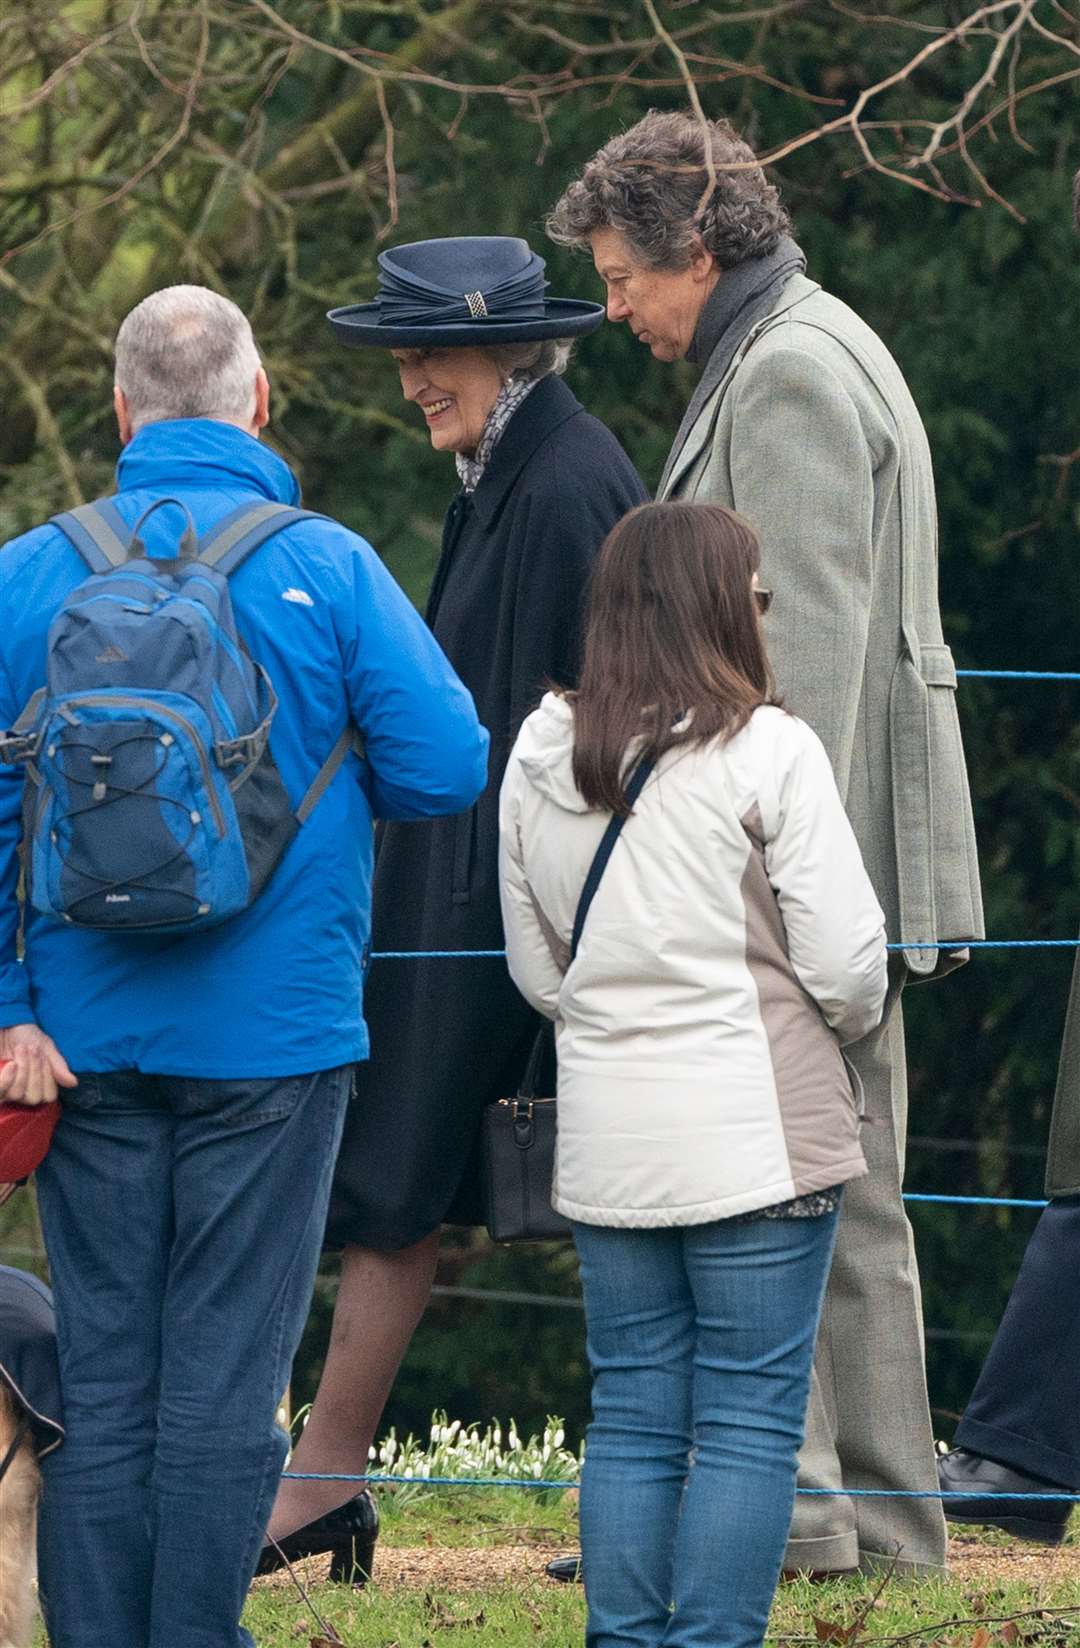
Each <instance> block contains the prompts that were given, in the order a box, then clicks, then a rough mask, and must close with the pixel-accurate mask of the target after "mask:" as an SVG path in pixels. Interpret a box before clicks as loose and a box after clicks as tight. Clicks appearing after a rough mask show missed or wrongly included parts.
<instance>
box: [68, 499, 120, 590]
mask: <svg viewBox="0 0 1080 1648" xmlns="http://www.w3.org/2000/svg"><path fill="white" fill-rule="evenodd" d="M49 525H50V526H55V527H56V528H57V529H58V530H59V531H60V532H62V533H63V534H64V537H65V538H66V539H67V540H68V542H69V543H70V544H71V545H72V547H73V548H74V549H77V550H78V552H79V554H80V555H81V556H82V558H83V560H84V561H85V562H86V564H87V566H88V567H89V568H90V570H91V572H111V571H112V569H113V567H118V566H123V564H124V562H125V561H126V560H127V558H128V544H129V542H130V540H131V531H130V528H129V527H128V525H127V522H126V521H125V520H124V518H123V516H122V515H121V513H120V511H119V510H118V509H117V507H116V505H115V504H114V503H113V501H112V499H111V498H100V499H99V500H98V502H97V503H93V504H80V505H79V506H78V508H77V509H68V510H65V511H64V513H63V514H62V515H54V516H53V517H52V519H51V521H50V522H49Z"/></svg>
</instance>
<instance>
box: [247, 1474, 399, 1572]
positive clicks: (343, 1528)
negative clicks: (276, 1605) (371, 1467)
mask: <svg viewBox="0 0 1080 1648" xmlns="http://www.w3.org/2000/svg"><path fill="white" fill-rule="evenodd" d="M378 1537H379V1508H378V1506H377V1505H376V1503H375V1497H374V1495H373V1494H372V1492H371V1490H370V1488H361V1490H360V1492H359V1493H358V1494H357V1495H356V1496H355V1498H353V1499H348V1500H346V1502H345V1504H344V1505H339V1506H338V1507H337V1509H336V1510H334V1511H327V1513H326V1515H325V1516H320V1517H316V1519H315V1521H314V1522H307V1523H305V1524H304V1526H303V1527H302V1528H297V1530H296V1532H295V1533H292V1534H286V1536H285V1538H284V1539H281V1540H279V1541H278V1544H277V1546H274V1545H264V1546H263V1548H262V1554H261V1555H260V1557H259V1565H258V1567H257V1568H256V1569H255V1572H256V1573H257V1574H273V1573H276V1572H277V1570H278V1569H279V1568H283V1567H284V1566H285V1563H284V1560H283V1559H284V1558H285V1557H288V1559H289V1561H290V1562H294V1561H295V1560H296V1558H297V1557H305V1556H321V1555H322V1554H323V1552H325V1551H329V1552H330V1576H329V1577H330V1578H331V1580H333V1581H334V1582H335V1584H338V1585H352V1586H354V1587H355V1588H356V1589H357V1590H359V1589H360V1588H361V1586H364V1585H366V1584H367V1582H368V1580H369V1579H370V1578H371V1572H372V1568H373V1567H374V1563H375V1541H376V1540H377V1539H378ZM279 1552H280V1554H279Z"/></svg>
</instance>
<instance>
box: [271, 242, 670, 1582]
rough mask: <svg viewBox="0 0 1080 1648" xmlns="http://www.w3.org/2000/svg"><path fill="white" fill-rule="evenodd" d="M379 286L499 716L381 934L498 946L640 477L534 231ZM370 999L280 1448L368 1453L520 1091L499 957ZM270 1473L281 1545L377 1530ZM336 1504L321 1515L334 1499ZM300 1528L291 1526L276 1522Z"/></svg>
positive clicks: (462, 624) (351, 1457)
mask: <svg viewBox="0 0 1080 1648" xmlns="http://www.w3.org/2000/svg"><path fill="white" fill-rule="evenodd" d="M379 267H380V276H379V290H378V295H377V296H376V298H375V301H374V302H373V303H366V304H359V305H354V306H352V307H349V308H346V309H335V310H332V311H331V313H330V316H329V319H330V322H331V325H332V326H333V327H334V330H335V332H336V333H337V335H338V337H339V338H340V340H341V342H342V343H344V344H346V345H349V346H357V345H359V346H367V347H374V348H380V349H386V350H389V351H390V352H391V354H392V357H393V360H394V361H395V363H396V365H397V370H398V373H399V375H400V378H401V390H402V394H403V395H404V397H405V399H406V400H407V401H410V402H411V403H412V404H413V405H415V406H416V408H417V410H418V412H419V414H420V415H421V416H422V417H423V419H424V421H425V423H426V424H427V427H428V431H429V433H430V437H431V444H432V446H434V447H436V448H437V449H438V450H439V451H443V452H447V453H452V454H453V455H454V462H455V465H456V468H457V479H458V482H459V490H458V491H457V493H456V495H455V496H454V498H453V501H452V502H451V504H450V507H449V509H448V511H447V514H446V520H445V524H444V528H443V541H442V554H441V556H440V558H439V564H438V567H437V569H436V572H435V577H434V581H433V583H432V586H431V593H430V596H429V598H428V605H427V620H428V623H429V624H430V625H431V627H432V629H433V630H434V632H435V635H436V636H437V637H438V639H439V641H440V643H441V644H442V646H443V648H444V650H445V652H446V654H447V656H448V657H449V659H450V662H451V663H452V664H453V666H454V668H455V669H456V670H457V672H458V674H459V675H460V677H461V679H462V680H463V681H464V682H465V684H466V686H467V687H469V689H470V690H471V692H472V694H473V697H474V698H475V700H476V707H477V711H478V712H479V715H480V719H481V720H482V721H483V722H484V724H485V725H486V726H487V728H488V729H489V731H490V733H491V765H490V772H489V782H488V787H487V790H486V791H485V792H484V794H483V795H482V796H481V798H480V800H479V801H478V802H477V804H476V805H475V806H474V807H473V809H472V810H471V812H468V813H464V814H461V815H460V816H459V817H457V818H449V819H445V820H441V821H438V822H435V823H433V824H404V825H400V824H389V825H387V826H386V828H385V830H384V831H383V834H382V839H381V842H380V846H379V852H378V860H377V866H376V872H375V889H374V911H373V935H374V944H375V948H376V949H379V950H497V951H501V950H502V948H503V931H502V923H501V918H500V913H499V888H498V873H497V872H498V796H499V785H500V782H501V780H502V775H503V769H504V767H505V764H506V759H507V756H508V755H509V752H510V748H511V745H512V744H513V742H514V739H515V737H516V735H517V731H518V728H519V727H520V725H521V722H522V720H523V719H524V717H525V716H526V715H527V714H528V713H529V711H530V710H532V709H533V708H535V706H536V704H537V703H538V702H539V700H540V696H541V694H542V692H543V689H544V685H545V683H546V682H547V681H548V680H556V681H561V682H565V681H570V680H573V679H574V678H575V675H576V668H577V659H578V639H579V637H578V627H579V614H580V610H581V604H582V595H583V591H584V587H585V583H586V580H587V578H588V575H589V569H590V566H591V563H592V560H593V556H594V555H595V553H596V551H597V549H598V548H599V546H600V543H601V541H602V540H603V538H604V537H605V535H606V534H607V532H608V530H609V529H610V528H611V527H612V526H613V525H614V524H615V522H616V521H618V520H619V519H620V518H621V517H622V516H623V515H624V514H625V513H626V511H627V510H628V509H631V508H633V506H634V505H635V504H638V503H641V502H642V501H643V499H644V498H645V496H646V494H645V490H644V488H643V486H642V484H641V481H640V480H639V478H638V476H637V473H636V471H635V470H634V467H633V465H632V464H631V463H630V460H629V459H628V458H627V456H626V454H625V452H624V451H623V449H622V447H621V446H620V445H619V443H618V441H616V439H615V437H614V436H613V435H612V434H611V433H610V431H609V430H607V429H606V428H605V427H604V425H603V424H601V423H599V422H598V421H597V419H596V418H594V417H591V416H590V415H589V414H588V413H587V412H585V411H584V410H583V408H582V407H581V405H580V404H579V403H578V401H577V400H576V399H575V398H574V396H573V394H572V393H571V391H570V390H569V389H568V388H567V387H566V385H565V383H563V381H562V377H561V374H562V372H563V370H564V368H565V366H566V363H567V359H568V357H569V353H570V347H571V343H572V340H573V339H575V338H577V337H581V336H584V335H585V334H586V333H588V332H592V331H594V330H595V329H596V327H598V326H599V325H600V323H601V321H602V320H603V310H602V308H601V307H599V306H598V305H596V304H593V303H584V302H576V301H573V300H571V299H562V298H549V297H547V296H546V295H545V287H546V284H547V283H546V281H545V279H544V262H543V259H542V258H540V257H538V256H537V255H536V253H535V252H533V251H531V250H530V248H529V247H528V246H527V245H526V243H525V241H523V240H517V239H511V238H503V237H483V238H465V239H451V240H428V241H420V242H419V243H417V244H414V245H409V246H399V247H395V248H394V249H393V250H390V251H386V252H383V253H382V254H381V255H380V257H379ZM364 1010H365V1014H366V1017H367V1021H368V1025H369V1027H370V1032H371V1044H372V1056H371V1061H370V1063H368V1064H367V1065H366V1066H364V1067H362V1069H361V1072H360V1080H359V1088H358V1093H357V1097H356V1100H355V1102H354V1104H353V1105H352V1107H351V1110H350V1115H349V1120H348V1121H347V1123H346V1129H345V1138H344V1141H343V1144H342V1148H341V1155H340V1157H339V1160H338V1168H337V1176H336V1179H335V1184H334V1194H333V1200H332V1204H331V1211H330V1221H329V1227H328V1232H327V1241H328V1243H329V1244H330V1245H331V1246H335V1247H344V1258H343V1264H342V1272H341V1284H340V1289H339V1293H338V1300H337V1308H336V1311H335V1315H334V1328H333V1333H332V1336H331V1343H330V1349H329V1353H328V1356H327V1361H326V1367H325V1370H324V1373H323V1378H322V1384H321V1386H320V1389H319V1394H318V1396H317V1397H316V1400H315V1405H314V1408H313V1410H312V1413H311V1417H310V1419H309V1421H308V1424H307V1427H306V1429H305V1431H304V1433H303V1436H302V1438H301V1440H300V1443H299V1445H298V1447H297V1450H296V1453H295V1454H294V1456H293V1460H292V1466H291V1469H293V1470H295V1471H314V1472H327V1471H345V1472H362V1471H364V1470H365V1469H366V1468H367V1462H368V1446H369V1444H370V1442H371V1440H372V1437H373V1435H374V1432H375V1427H376V1425H377V1424H378V1421H379V1417H380V1414H381V1411H382V1408H383V1405H384V1403H385V1401H386V1397H387V1395H388V1393H389V1390H390V1386H391V1384H392V1382H393V1379H394V1375H395V1373H396V1372H397V1368H398V1364H399V1363H400V1361H401V1358H402V1356H403V1355H404V1352H405V1350H406V1347H407V1346H408V1343H409V1340H410V1338H411V1336H412V1333H413V1330H414V1328H415V1327H416V1324H417V1322H418V1320H419V1318H420V1315H421V1313H422V1311H423V1309H424V1306H425V1304H426V1303H427V1299H428V1296H429V1293H430V1289H431V1282H432V1278H433V1275H434V1271H435V1261H436V1252H437V1244H438V1234H439V1227H440V1225H441V1224H443V1223H444V1222H446V1223H452V1224H479V1223H482V1221H483V1212H482V1207H481V1203H480V1197H479V1184H478V1174H477V1165H478V1152H477V1144H478V1132H479V1126H480V1117H481V1113H482V1111H483V1108H484V1106H485V1104H487V1103H488V1102H489V1101H491V1100H494V1099H498V1098H503V1097H505V1096H506V1095H508V1094H510V1093H512V1092H514V1091H516V1089H517V1084H518V1082H519V1079H520V1078H521V1076H522V1074H523V1071H524V1066H525V1063H526V1060H527V1058H528V1054H529V1051H530V1048H531V1046H532V1043H533V1041H534V1039H535V1036H536V1032H537V1026H538V1024H539V1020H538V1018H537V1016H536V1014H534V1013H533V1011H532V1010H531V1009H530V1008H529V1007H528V1006H527V1005H526V1004H525V1002H524V1001H523V999H522V998H521V997H520V996H519V995H518V993H517V991H516V990H515V988H514V986H513V984H512V983H511V981H510V978H509V976H508V974H507V972H506V968H505V965H504V963H503V961H502V960H501V959H488V960H468V961H446V960H429V961H419V962H418V961H383V962H380V963H377V964H376V966H375V967H374V968H373V970H372V972H371V976H370V978H369V980H368V984H367V987H366V990H365V997H364ZM344 1497H345V1495H344V1493H343V1491H342V1486H341V1485H340V1484H337V1483H332V1482H331V1483H320V1482H297V1481H289V1482H285V1483H283V1484H282V1487H281V1490H280V1492H279V1496H278V1502H277V1505H276V1507H275V1511H274V1518H273V1521H272V1523H271V1533H272V1534H273V1535H274V1536H275V1537H276V1538H278V1539H279V1540H282V1541H283V1544H284V1548H285V1550H286V1551H287V1552H288V1553H289V1554H294V1553H295V1554H303V1553H306V1552H310V1551H314V1550H327V1549H335V1550H337V1551H338V1552H339V1553H346V1552H347V1551H348V1549H349V1547H350V1543H351V1542H352V1541H353V1540H354V1539H355V1542H356V1548H357V1549H358V1550H364V1549H366V1548H367V1546H366V1545H365V1543H364V1540H365V1530H366V1536H367V1540H368V1541H370V1522H371V1513H370V1511H369V1508H368V1506H367V1503H366V1501H365V1499H364V1496H358V1497H357V1498H356V1499H353V1500H350V1501H349V1502H348V1503H347V1504H344V1505H342V1504H341V1501H342V1500H343V1499H344ZM327 1513H329V1514H327ZM287 1536H292V1537H287Z"/></svg>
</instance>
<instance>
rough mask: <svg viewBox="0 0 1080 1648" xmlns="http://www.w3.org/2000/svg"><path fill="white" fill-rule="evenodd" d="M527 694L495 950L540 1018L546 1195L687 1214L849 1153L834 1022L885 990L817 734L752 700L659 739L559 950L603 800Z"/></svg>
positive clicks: (511, 772) (749, 1204) (822, 1178)
mask: <svg viewBox="0 0 1080 1648" xmlns="http://www.w3.org/2000/svg"><path fill="white" fill-rule="evenodd" d="M572 751H573V710H572V708H571V707H570V705H569V704H568V703H567V702H566V701H565V700H564V699H562V698H559V697H557V696H555V695H554V694H550V693H549V694H548V695H547V696H546V697H545V699H544V701H543V703H542V704H541V705H540V708H539V709H538V710H536V711H534V713H533V714H532V715H530V716H529V718H528V719H527V720H526V722H525V723H524V725H523V727H522V729H521V732H520V734H519V736H518V739H517V742H516V744H515V745H514V749H513V752H512V754H511V757H510V763H509V766H508V767H507V771H506V777H505V780H504V782H503V787H502V795H501V832H502V843H501V884H502V906H503V921H504V925H505V929H506V944H507V959H508V963H509V967H510V972H511V974H512V976H513V978H514V981H515V983H516V984H517V986H518V988H519V989H520V990H521V992H522V994H523V995H524V996H526V997H527V999H528V1000H529V1001H530V1002H532V1003H533V1005H534V1006H535V1007H537V1008H539V1010H540V1011H541V1012H542V1013H545V1014H546V1015H547V1016H548V1017H549V1018H553V1019H554V1020H555V1025H556V1038H557V1045H558V1059H559V1109H558V1116H559V1127H558V1146H557V1157H556V1177H555V1190H554V1197H553V1200H554V1203H555V1206H556V1207H557V1208H558V1210H559V1211H560V1212H561V1213H564V1214H566V1215H567V1217H568V1218H571V1219H577V1220H580V1221H581V1222H583V1223H585V1224H596V1225H622V1226H672V1225H688V1224H705V1223H708V1222H709V1221H711V1220H713V1219H723V1218H728V1217H731V1216H732V1215H735V1214H739V1213H748V1212H752V1211H754V1210H756V1209H758V1208H762V1207H769V1206H771V1205H773V1204H774V1203H777V1202H782V1201H786V1200H788V1199H789V1198H791V1197H795V1196H801V1195H804V1194H806V1193H807V1192H809V1191H813V1190H823V1189H826V1188H827V1187H829V1186H830V1185H836V1184H842V1183H843V1182H845V1181H846V1180H848V1179H852V1178H855V1177H857V1176H858V1175H859V1174H861V1173H864V1172H865V1171H866V1168H865V1163H864V1161H863V1157H862V1151H861V1149H860V1146H859V1121H858V1106H857V1103H856V1100H855V1097H854V1094H853V1089H852V1081H851V1076H850V1073H849V1069H848V1067H847V1065H846V1063H845V1061H844V1058H843V1055H842V1054H841V1051H840V1047H841V1044H842V1043H845V1042H850V1041H855V1040H857V1039H858V1038H859V1037H861V1036H864V1035H866V1034H867V1033H868V1032H869V1031H871V1030H873V1029H874V1028H875V1026H876V1025H877V1024H878V1023H879V1021H880V1019H881V1014H882V1010H883V1007H884V1002H885V992H886V951H885V928H884V917H883V916H882V913H881V909H880V907H879V905H878V902H877V899H876V898H875V897H874V893H873V889H872V888H871V886H870V882H869V880H868V878H867V875H866V871H865V869H864V868H863V863H862V859H861V857H860V855H859V849H858V847H857V845H856V843H855V838H854V836H853V834H852V831H851V826H850V824H849V823H848V820H847V817H846V815H845V813H844V809H843V806H842V805H841V802H840V797H839V795H838V793H837V789H836V784H835V781H834V779H833V774H832V769H831V767H830V766H829V761H828V757H827V756H826V754H825V751H824V749H823V747H822V745H821V743H820V741H819V740H818V738H817V736H816V734H814V733H813V732H812V731H811V730H810V728H809V727H808V726H807V725H806V724H805V723H804V722H802V721H799V720H796V718H795V717H794V716H790V715H788V714H786V713H785V712H784V711H783V710H779V709H775V708H772V707H766V708H761V709H759V710H756V711H755V712H754V715H753V716H752V717H751V719H750V721H749V723H748V724H747V725H746V727H744V728H743V730H742V731H741V732H739V733H737V734H736V736H735V737H734V738H732V739H731V740H729V741H728V742H727V743H726V744H724V743H721V742H720V741H718V740H714V741H712V742H710V743H708V744H704V745H700V746H697V747H695V748H691V749H675V750H672V751H669V752H668V754H667V755H666V756H664V758H663V759H662V760H661V761H660V763H659V764H658V766H657V768H656V770H655V772H653V773H652V774H651V776H650V778H649V780H648V782H647V783H646V785H645V787H644V789H643V791H642V793H641V796H640V799H639V800H638V802H637V805H636V807H635V808H634V812H633V815H632V816H631V818H630V819H628V821H627V823H626V824H625V825H624V827H623V830H622V833H621V835H620V836H619V839H618V841H617V842H616V844H615V849H614V852H613V853H612V855H611V859H610V861H609V863H608V866H607V869H606V870H605V872H604V876H603V879H602V880H601V882H600V886H599V889H598V891H597V893H596V896H595V898H594V900H593V904H592V907H591V909H590V911H589V914H588V918H587V920H586V922H585V928H584V933H583V936H582V940H581V944H580V946H579V949H578V953H577V956H576V958H575V960H574V962H573V964H572V965H571V964H570V935H571V933H572V930H573V923H574V914H575V910H576V908H577V902H578V898H579V896H580V893H581V888H582V886H583V884H584V881H585V876H586V874H587V871H588V868H589V865H590V863H591V862H592V857H593V854H594V853H595V851H596V848H597V846H598V844H599V841H600V837H601V835H602V834H603V831H604V828H605V826H606V824H607V815H606V814H603V813H600V812H596V811H593V810H590V809H589V808H588V807H587V806H586V804H585V802H584V801H583V800H582V797H581V795H580V794H579V793H578V790H577V788H576V786H575V784H574V781H573V776H572V771H571V756H572Z"/></svg>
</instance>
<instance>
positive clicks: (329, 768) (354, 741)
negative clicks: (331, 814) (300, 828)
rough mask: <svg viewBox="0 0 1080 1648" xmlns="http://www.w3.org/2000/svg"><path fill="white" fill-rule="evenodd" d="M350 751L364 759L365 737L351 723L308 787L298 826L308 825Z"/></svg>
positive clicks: (298, 813)
mask: <svg viewBox="0 0 1080 1648" xmlns="http://www.w3.org/2000/svg"><path fill="white" fill-rule="evenodd" d="M350 750H351V751H352V752H353V754H354V755H358V756H360V757H361V759H362V758H363V755H364V739H363V735H362V734H361V732H360V729H359V727H354V726H353V725H352V724H351V723H350V724H349V725H348V726H347V727H346V728H345V730H344V732H343V733H342V734H341V736H340V738H339V739H338V741H337V743H336V744H335V745H334V747H333V749H332V750H331V751H330V754H329V755H328V756H327V758H326V760H325V761H324V762H323V764H322V766H321V767H320V768H319V770H318V772H317V773H316V774H315V777H314V778H313V779H312V780H311V783H310V784H309V785H308V788H307V791H306V793H305V795H304V798H303V800H302V801H301V803H300V805H299V807H297V809H296V822H297V823H298V824H306V823H307V821H308V819H309V818H310V817H311V815H312V813H313V812H314V811H315V808H316V807H317V806H318V805H319V802H320V801H321V800H322V798H323V796H324V795H325V794H326V792H327V790H328V789H329V788H330V785H331V784H332V783H333V781H334V779H335V778H336V777H337V774H338V771H339V770H340V767H341V764H342V762H343V761H344V760H345V757H346V756H347V755H348V754H349V751H350Z"/></svg>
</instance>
